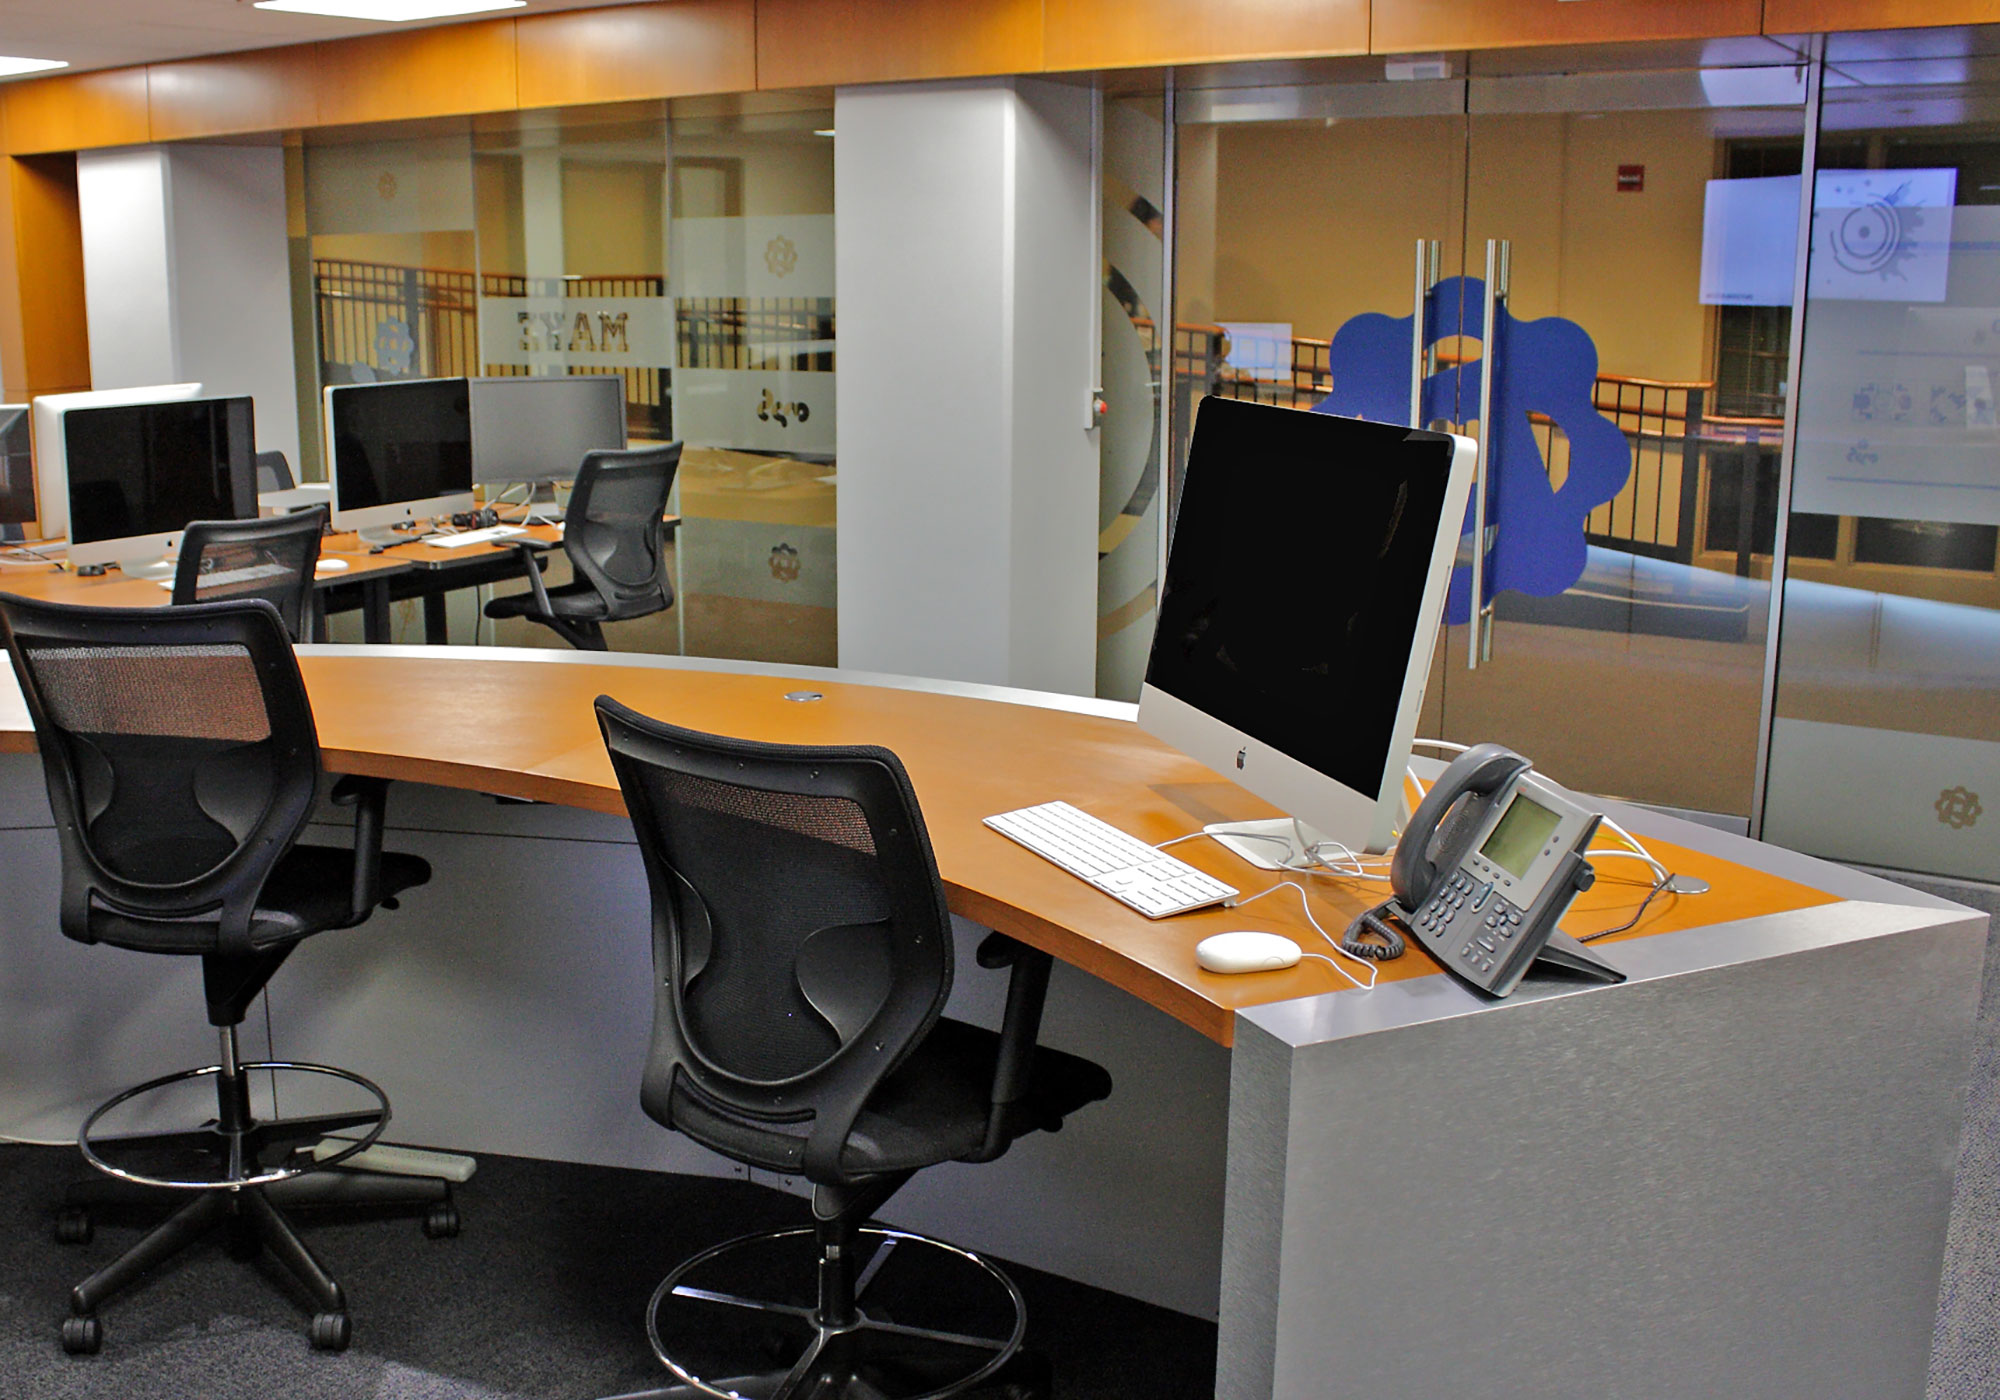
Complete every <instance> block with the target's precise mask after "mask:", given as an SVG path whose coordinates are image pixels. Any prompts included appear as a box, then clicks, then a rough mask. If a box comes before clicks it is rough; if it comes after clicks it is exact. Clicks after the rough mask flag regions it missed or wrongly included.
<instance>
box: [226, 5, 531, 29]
mask: <svg viewBox="0 0 2000 1400" xmlns="http://www.w3.org/2000/svg"><path fill="white" fill-rule="evenodd" d="M527 4H528V0H255V6H256V8H257V9H260V10H282V11H284V12H285V13H286V14H293V15H327V16H329V17H331V18H333V19H377V20H382V21H384V22H386V23H390V24H400V23H402V22H404V21H406V20H413V19H448V18H450V17H451V16H453V15H476V14H482V13H484V12H485V11H487V10H520V9H525V8H526V7H527Z"/></svg>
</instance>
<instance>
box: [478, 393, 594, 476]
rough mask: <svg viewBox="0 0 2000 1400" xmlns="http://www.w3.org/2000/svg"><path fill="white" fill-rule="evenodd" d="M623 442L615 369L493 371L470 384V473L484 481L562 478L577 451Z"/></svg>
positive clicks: (572, 468)
mask: <svg viewBox="0 0 2000 1400" xmlns="http://www.w3.org/2000/svg"><path fill="white" fill-rule="evenodd" d="M624 447H625V381H624V380H623V379H621V378H619V377H618V376H617V375H615V374H537V375H500V376H494V377H491V378H483V379H474V380H473V381H472V474H473V479H474V480H476V481H481V482H484V483H486V484H488V485H492V486H507V485H512V484H514V483H516V482H538V481H569V480H571V479H573V478H574V477H575V476H576V469H577V467H578V465H579V464H581V463H582V461H583V454H584V453H586V452H595V451H598V450H600V449H604V448H610V449H612V450H614V451H622V450H623V449H624Z"/></svg>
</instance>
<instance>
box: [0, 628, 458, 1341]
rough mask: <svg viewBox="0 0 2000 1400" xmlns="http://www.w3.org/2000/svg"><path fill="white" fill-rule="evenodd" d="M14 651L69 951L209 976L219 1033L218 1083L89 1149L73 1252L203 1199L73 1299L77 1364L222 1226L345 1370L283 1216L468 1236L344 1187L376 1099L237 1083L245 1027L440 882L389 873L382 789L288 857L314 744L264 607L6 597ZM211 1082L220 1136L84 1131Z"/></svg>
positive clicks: (341, 1076)
mask: <svg viewBox="0 0 2000 1400" xmlns="http://www.w3.org/2000/svg"><path fill="white" fill-rule="evenodd" d="M0 633H4V639H5V642H6V645H7V650H8V652H9V654H10V655H11V656H12V658H13V662H14V673H15V675H16V677H18V678H19V680H20V683H21V690H22V693H23V694H24V695H25V696H26V698H27V702H28V711H29V714H30V715H31V716H32V718H33V720H34V725H35V737H36V742H37V743H38V744H39V746H40V749H41V754H42V767H43V772H44V775H45V777H46V779H47V783H48V791H49V803H50V806H51V807H52V808H53V809H54V813H55V825H56V837H57V841H58V843H59V845H60V847H61V850H62V872H63V884H62V905H61V926H62V931H63V933H64V934H66V935H67V936H68V937H70V938H73V939H75V940H77V941H78V942H80V943H106V944H109V945H111V946H112V947H115V948H128V949H132V950H135V951H138V952H146V953H162V954H173V955H179V956H183V957H199V958H200V959H201V963H202V981H203V986H204V989H205V993H206V1000H207V1003H208V1019H209V1023H210V1024H211V1025H214V1026H216V1027H219V1028H220V1043H221V1063H220V1064H219V1065H211V1066H208V1067H206V1068H202V1069H192V1070H183V1071H181V1072H179V1073H176V1074H170V1075H166V1076H163V1077H161V1078H159V1079H155V1080H151V1081H149V1082H147V1083H145V1084H142V1085H140V1086H138V1087H137V1088H134V1089H129V1090H127V1091H125V1092H124V1093H122V1094H119V1095H117V1096H116V1097H115V1098H113V1099H111V1100H109V1101H108V1102H107V1103H105V1104H104V1105H103V1106H102V1107H100V1108H99V1109H97V1110H96V1111H95V1112H93V1113H92V1114H91V1115H90V1116H89V1117H88V1118H87V1119H85V1121H84V1125H83V1128H82V1130H81V1131H80V1132H79V1133H78V1138H77V1140H78V1145H79V1146H80V1147H81V1148H82V1151H83V1155H84V1157H85V1159H86V1160H87V1161H88V1162H89V1163H90V1165H91V1166H93V1167H95V1168H97V1169H98V1170H99V1171H101V1172H103V1173H105V1174H106V1176H107V1177H109V1178H111V1179H110V1180H105V1181H93V1182H90V1183H85V1184H83V1186H81V1187H79V1188H78V1189H77V1190H76V1191H75V1192H73V1194H72V1196H71V1204H70V1206H69V1208H68V1209H66V1210H65V1211H64V1212H63V1214H62V1216H61V1219H60V1222H59V1224H58V1227H57V1233H58V1237H59V1238H62V1239H64V1240H66V1241H68V1242H71V1243H83V1242H86V1241H87V1240H89V1238H90V1237H91V1234H92V1230H93V1223H92V1217H91V1214H90V1210H89V1207H90V1206H91V1205H107V1204H117V1205H130V1204H137V1203H141V1202H151V1203H157V1202H158V1201H159V1200H160V1199H161V1193H162V1192H167V1193H172V1196H178V1197H179V1198H181V1199H188V1198H189V1197H191V1198H192V1199H189V1200H188V1204H186V1205H183V1206H181V1207H180V1208H179V1209H178V1210H176V1211H175V1212H174V1213H173V1214H172V1215H171V1216H170V1217H169V1218H168V1219H167V1220H166V1222H165V1223H164V1224H161V1225H160V1226H158V1227H157V1228H156V1229H154V1230H153V1231H152V1232H151V1233H149V1234H147V1235H146V1236H145V1237H144V1238H142V1239H141V1240H140V1241H139V1242H138V1243H137V1244H135V1245H134V1246H133V1247H132V1248H130V1249H128V1250H127V1251H125V1253H124V1254H122V1255H120V1256H119V1257H118V1258H117V1259H115V1260H113V1261H112V1262H111V1263H110V1264H107V1265H106V1266H104V1267H103V1268H101V1269H99V1270H98V1271H97V1272H96V1273H94V1274H92V1275H91V1276H90V1277H89V1278H87V1279H85V1280H84V1281H83V1282H82V1283H80V1284H78V1285H77V1286H76V1287H75V1288H74V1289H73V1290H72V1291H71V1293H70V1312H71V1316H70V1317H69V1318H67V1319H66V1320H65V1321H64V1323H63V1326H62V1343H63V1347H64V1349H65V1350H67V1351H70V1352H73V1353H75V1352H95V1351H96V1350H98V1348H99V1347H100V1346H102V1344H103V1338H104V1333H103V1327H102V1325H101V1323H100V1322H99V1320H98V1317H97V1309H98V1307H99V1306H100V1305H101V1304H102V1303H103V1302H104V1301H105V1300H106V1299H107V1298H109V1297H110V1296H112V1295H113V1294H115V1293H117V1292H119V1291H120V1290H121V1289H123V1288H125V1287H127V1286H128V1285H130V1284H132V1283H133V1282H135V1281H136V1280H138V1279H139V1278H140V1277H141V1276H142V1275H144V1274H146V1273H148V1272H149V1271H151V1270H152V1269H154V1268H155V1267H157V1266H158V1265H160V1264H161V1263H163V1262H164V1261H165V1260H167V1259H168V1258H169V1257H171V1256H173V1255H175V1254H178V1253H179V1252H181V1251H182V1250H184V1249H186V1248H188V1247H189V1246H191V1245H193V1244H194V1243H195V1242H196V1241H197V1240H199V1239H201V1238H202V1237H203V1236H205V1235H207V1234H208V1233H209V1232H210V1231H212V1230H214V1229H216V1228H218V1227H227V1228H228V1229H229V1232H230V1237H231V1241H232V1244H233V1245H234V1246H235V1247H236V1249H237V1250H238V1251H239V1252H254V1251H255V1250H256V1249H257V1248H258V1247H259V1246H262V1247H264V1248H268V1249H269V1250H270V1252H271V1254H272V1255H273V1256H274V1257H275V1258H276V1259H277V1260H278V1262H279V1263H281V1264H282V1265H284V1266H285V1268H286V1270H287V1271H288V1272H289V1273H290V1274H291V1275H292V1276H293V1277H294V1278H295V1279H296V1280H297V1281H298V1283H299V1284H300V1285H301V1286H302V1287H303V1288H304V1290H305V1292H306V1294H307V1295H308V1296H309V1297H310V1298H311V1300H312V1304H313V1308H314V1310H315V1315H314V1317H313V1319H312V1325H311V1328H310V1333H309V1335H310V1336H311V1339H312V1343H313V1345H314V1346H315V1347H318V1348H321V1349H323V1350H335V1351H337V1350H339V1349H341V1348H343V1347H345V1346H346V1345H347V1341H348V1334H349V1323H348V1317H347V1310H346V1301H345V1296H344V1295H343V1293H342V1292H341V1288H340V1285H339V1284H338V1283H336V1282H335V1281H334V1280H333V1279H332V1278H331V1277H329V1276H328V1275H327V1273H326V1271H325V1270H324V1269H323V1268H321V1267H320V1265H319V1263H318V1262H317V1261H316V1260H315V1259H314V1258H313V1256H312V1254H311V1253H310V1252H309V1251H308V1250H307V1248H306V1246H305V1244H304V1243H303V1242H302V1241H301V1240H300V1239H299V1237H298V1236H297V1235H296V1234H295V1233H294V1232H293V1230H292V1228H291V1226H290V1224H289V1223H288V1222H287V1221H286V1220H285V1218H284V1217H283V1216H281V1215H280V1214H279V1213H278V1208H279V1207H280V1206H304V1205H326V1204H363V1205H371V1206H383V1205H401V1204H413V1205H420V1206H422V1207H424V1209H425V1210H426V1212H427V1214H426V1219H425V1229H426V1233H428V1234H432V1235H434V1236H435V1235H442V1234H455V1233H456V1232H457V1215H456V1211H455V1208H454V1207H453V1205H452V1202H451V1194H450V1187H449V1186H448V1185H447V1184H446V1183H445V1182H443V1181H441V1180H437V1179H435V1178H412V1177H389V1176H383V1175H379V1174H375V1173H363V1172H350V1171H347V1170H345V1169H341V1168H339V1164H340V1163H341V1162H342V1161H344V1160H346V1159H347V1158H349V1157H351V1156H353V1155H354V1154H355V1153H356V1152H359V1151H360V1150H362V1149H363V1148H365V1147H366V1146H367V1145H368V1144H370V1143H372V1142H373V1141H374V1140H375V1139H376V1138H377V1137H378V1136H380V1134H381V1131H382V1129H383V1127H384V1126H386V1125H387V1123H388V1121H389V1104H388V1100H387V1099H386V1098H385V1097H384V1096H383V1095H382V1092H381V1090H380V1089H378V1088H376V1087H375V1086H374V1085H373V1084H371V1083H369V1082H368V1081H367V1080H365V1079H363V1078H361V1077H360V1076H359V1075H356V1074H351V1073H349V1072H347V1071H345V1070H338V1069H332V1068H329V1067H327V1066H324V1065H312V1064H301V1063H292V1062H281V1061H274V1062H267V1063H254V1064H246V1063H244V1061H243V1060H242V1057H241V1055H240V1054H239V1052H238V1046H237V1026H238V1025H239V1024H241V1022H242V1020H243V1017H244V1013H245V1012H246V1010H247V1009H248V1008H249V1006H250V1003H251V1002H252V1001H254V1000H255V999H256V996H257V994H258V993H259V992H260V991H262V990H263V988H264V984H265V983H266V982H267V981H269V980H270V977H271V975H272V974H273V973H275V972H276V971H277V970H278V968H279V966H280V965H281V964H282V963H283V962H284V961H285V959H286V957H287V956H288V955H289V954H290V953H291V951H292V949H293V948H294V947H296V946H297V945H298V943H299V942H300V940H302V939H305V938H308V937H310V936H311V935H313V934H316V933H322V932H325V931H327V930H329V929H341V928H352V927H353V926H354V925H356V924H359V923H361V922H362V921H363V920H365V919H367V918H368V916H369V915H370V914H371V913H373V912H374V910H375V909H376V907H377V906H378V905H379V906H383V907H388V908H393V907H395V896H396V895H398V894H399V893H401V892H402V891H404V890H407V889H410V888H411V887H413V886H416V885H421V884H423V883H424V882H425V881H426V880H428V879H429V878H430V868H429V866H427V865H426V864H425V863H424V862H423V861H422V860H419V859H417V858H416V857H415V856H407V855H397V854H394V853H385V852H383V850H382V826H383V817H384V808H385V803H386V799H387V790H388V783H387V782H386V781H385V780H383V779H379V778H362V779H356V778H345V779H342V780H341V781H340V783H338V784H337V785H336V786H335V787H334V790H333V800H334V801H335V802H337V803H344V804H348V805H352V806H353V807H354V809H355V817H354V843H353V847H352V848H351V849H348V848H343V847H336V846H308V845H300V844H298V839H299V836H300V835H301V833H303V832H304V830H305V827H306V823H307V822H308V821H309V820H310V819H311V817H312V814H313V804H314V799H315V795H316V793H317V790H318V786H319V779H320V757H319V740H318V736H317V733H316V732H315V730H314V726H313V715H312V708H311V706H310V704H309V703H308V701H307V698H306V692H305V686H304V683H303V682H302V681H301V679H300V676H299V669H298V663H297V660H296V659H295V657H294V655H293V652H292V644H291V639H290V638H288V637H287V636H286V635H285V630H284V626H283V624H282V623H281V622H280V620H279V618H278V614H277V610H276V609H274V608H273V607H272V606H271V605H270V604H269V603H267V602H264V601H262V600H259V599H250V600H246V601H243V602H224V603H197V604H194V605H191V606H189V607H186V608H165V609H160V608H97V607H74V606H67V605H62V604H56V603H45V602H34V601H30V600H28V599H25V598H17V597H12V596H7V595H0ZM266 1071H275V1072H280V1073H292V1072H296V1073H298V1074H301V1075H304V1076H309V1077H310V1078H309V1079H306V1080H301V1081H300V1083H302V1084H303V1083H317V1084H319V1085H322V1086H326V1085H328V1084H329V1083H330V1082H339V1081H344V1082H345V1083H346V1084H348V1085H350V1086H355V1087H353V1088H349V1089H347V1090H344V1091H342V1092H343V1093H345V1094H346V1095H348V1096H350V1097H354V1098H355V1099H356V1100H357V1102H360V1103H362V1105H363V1106H362V1107H361V1108H360V1110H359V1111H356V1112H351V1113H333V1114H322V1115H319V1116H316V1117H301V1118H292V1119H283V1120H274V1121H268V1122H259V1121H257V1120H256V1119H255V1118H253V1117H252V1114H251V1104H250V1076H251V1075H252V1074H253V1073H257V1074H262V1073H264V1072H266ZM211 1077H212V1078H213V1079H214V1080H215V1095H216V1110H215V1112H216V1116H215V1118H214V1119H213V1120H212V1121H210V1122H209V1123H207V1124H205V1125H203V1126H202V1127H199V1128H196V1129H195V1130H194V1131H191V1132H182V1133H176V1134H166V1135H157V1134H156V1135H148V1136H138V1135H130V1136H125V1137H120V1138H111V1137H106V1136H98V1135H95V1134H94V1133H93V1129H94V1128H96V1126H97V1125H98V1123H99V1122H100V1120H102V1119H103V1118H104V1117H105V1116H106V1115H107V1114H108V1113H111V1112H112V1111H114V1110H116V1109H118V1108H119V1107H120V1106H122V1105H125V1104H127V1103H130V1102H131V1101H133V1100H135V1099H138V1098H140V1097H141V1096H143V1095H149V1094H152V1093H153V1092H155V1091H157V1090H161V1089H164V1088H166V1087H168V1086H170V1085H175V1084H185V1083H189V1082H191V1081H194V1080H199V1079H203V1078H211ZM274 1083H275V1080H274ZM297 1087H298V1085H296V1084H295V1085H290V1086H288V1088H287V1092H288V1093H290V1092H292V1090H294V1089H296V1088H297ZM356 1089H358V1090H359V1091H360V1093H359V1094H357V1093H356ZM361 1094H365V1095H367V1096H371V1097H372V1100H373V1102H372V1103H370V1102H367V1101H366V1100H363V1099H361V1097H360V1095H361ZM293 1101H294V1102H297V1101H298V1100H297V1099H294V1100H293ZM328 1134H349V1135H354V1134H358V1136H354V1137H353V1142H352V1146H345V1147H340V1148H339V1149H338V1151H336V1152H334V1153H333V1155H331V1156H329V1157H327V1158H325V1159H324V1160H323V1161H322V1162H320V1163H318V1164H317V1167H325V1168H333V1170H324V1171H322V1170H317V1169H316V1165H315V1163H314V1162H313V1160H312V1156H311V1152H310V1146H311V1145H312V1144H314V1143H316V1142H319V1141H320V1139H322V1138H324V1137H326V1136H327V1135H328ZM322 1150H324V1147H323V1148H322ZM308 1173H311V1174H310V1175H308ZM169 1198H171V1196H170V1197H169Z"/></svg>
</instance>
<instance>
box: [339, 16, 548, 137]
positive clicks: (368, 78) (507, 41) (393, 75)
mask: <svg viewBox="0 0 2000 1400" xmlns="http://www.w3.org/2000/svg"><path fill="white" fill-rule="evenodd" d="M517 95H518V87H517V84H516V81H515V51H514V21H513V20H511V19H500V20H484V21H481V22H479V23H476V24H446V25H439V26H438V27H436V28H434V29H413V30H409V31H407V32H405V33H401V34H371V35H369V36H368V37H367V38H364V39H336V40H329V41H328V42H326V43H323V44H321V45H319V120H320V124H321V125H323V126H342V125H345V124H347V123H349V122H388V121H401V120H403V119H405V118H409V117H449V116H460V115H464V114H466V113H471V112H499V111H507V110H510V109H511V108H512V107H513V106H514V105H515V102H516V100H517Z"/></svg>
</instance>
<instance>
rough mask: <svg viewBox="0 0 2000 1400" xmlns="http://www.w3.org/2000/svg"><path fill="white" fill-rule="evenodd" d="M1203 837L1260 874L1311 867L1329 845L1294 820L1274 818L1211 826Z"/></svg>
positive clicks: (1290, 818) (1316, 833) (1205, 828)
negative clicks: (1315, 853) (1320, 850)
mask: <svg viewBox="0 0 2000 1400" xmlns="http://www.w3.org/2000/svg"><path fill="white" fill-rule="evenodd" d="M1202 833H1203V834H1204V835H1206V836H1211V837H1213V838H1214V839H1215V842H1216V844H1217V845H1220V846H1224V847H1227V848H1228V849H1229V850H1231V851H1233V852H1235V853H1236V854H1237V855H1239V856H1242V857H1243V859H1245V860H1247V861H1249V862H1250V863H1251V864H1252V865H1254V866H1256V867H1257V868H1258V869H1259V870H1286V869H1290V870H1297V869H1299V868H1300V867H1301V866H1305V865H1310V864H1311V863H1312V851H1313V849H1314V848H1315V847H1317V846H1320V845H1324V844H1327V842H1328V838H1327V837H1325V836H1323V835H1321V834H1320V833H1319V832H1317V831H1315V830H1313V829H1312V828H1311V827H1309V826H1307V825H1306V824H1305V823H1304V822H1302V821H1298V820H1295V819H1294V818H1292V817H1272V818H1270V819H1268V820H1266V821H1254V822H1211V823H1210V824H1209V825H1207V826H1205V827H1203V828H1202ZM1333 844H1336V845H1337V844H1339V843H1337V842H1335V843H1333ZM1343 849H1345V848H1343Z"/></svg>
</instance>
